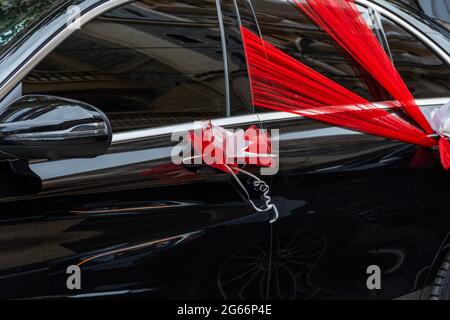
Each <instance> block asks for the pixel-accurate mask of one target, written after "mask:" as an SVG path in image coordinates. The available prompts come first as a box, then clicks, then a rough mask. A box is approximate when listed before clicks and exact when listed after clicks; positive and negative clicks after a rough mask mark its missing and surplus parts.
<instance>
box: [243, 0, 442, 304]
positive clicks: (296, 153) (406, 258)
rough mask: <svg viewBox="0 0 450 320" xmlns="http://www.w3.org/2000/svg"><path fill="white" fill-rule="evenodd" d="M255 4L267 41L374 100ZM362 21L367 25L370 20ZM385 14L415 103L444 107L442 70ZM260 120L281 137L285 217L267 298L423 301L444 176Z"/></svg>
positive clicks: (294, 13) (375, 147) (265, 116)
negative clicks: (376, 280)
mask: <svg viewBox="0 0 450 320" xmlns="http://www.w3.org/2000/svg"><path fill="white" fill-rule="evenodd" d="M251 2H252V4H253V9H254V13H255V15H256V17H257V20H258V26H259V29H260V30H261V34H262V36H263V38H264V39H265V40H266V41H269V42H271V43H272V44H274V45H275V46H277V47H278V48H280V49H282V50H283V51H284V52H286V53H288V54H290V55H291V56H292V57H295V58H296V59H298V60H300V61H302V62H303V63H305V64H306V65H308V66H309V67H311V68H313V69H315V70H316V71H318V72H320V73H322V74H324V75H326V76H327V77H329V78H331V79H333V80H334V81H336V82H338V83H339V84H341V85H343V86H344V87H346V88H348V89H350V90H352V91H354V92H357V93H358V94H359V95H361V96H364V97H366V98H368V99H370V94H369V93H368V92H367V90H366V89H365V87H364V85H363V84H362V82H361V80H360V79H359V77H358V76H357V75H356V74H355V72H354V69H353V67H352V66H351V65H350V64H349V63H348V62H347V60H346V58H345V57H344V56H343V55H342V54H341V52H340V51H339V50H338V49H336V47H335V46H334V45H333V41H332V40H331V39H330V38H328V37H327V35H326V34H325V33H324V32H322V31H321V30H319V29H318V28H317V27H316V26H314V25H313V24H312V23H311V21H310V20H309V19H307V18H306V17H305V16H304V15H303V14H302V12H301V11H299V10H297V9H295V8H294V7H293V6H292V5H291V3H290V2H289V1H271V0H258V1H251ZM357 2H358V3H363V4H365V5H367V4H370V2H368V1H357ZM377 8H378V7H377V6H374V10H376V9H377ZM361 10H362V12H363V13H364V16H365V17H366V18H367V19H372V16H373V12H368V11H367V8H366V7H364V6H362V7H361ZM385 11H386V10H385ZM385 11H383V14H382V15H378V19H379V22H380V24H381V29H377V30H374V31H377V33H378V35H382V36H384V37H385V45H387V46H386V50H388V51H389V53H390V54H391V56H392V59H393V62H394V64H395V65H396V67H397V69H398V70H399V72H400V74H401V75H402V77H403V78H404V79H405V82H406V83H407V85H408V86H409V88H410V90H411V91H412V93H413V95H414V97H415V98H417V102H418V104H419V105H420V106H421V107H423V108H424V109H431V108H434V107H437V106H441V105H443V104H444V103H447V102H448V101H449V100H450V87H449V83H448V78H449V75H450V68H449V66H448V64H447V63H446V62H445V59H444V58H443V57H442V56H440V55H439V54H438V53H436V52H435V51H433V50H432V49H430V48H429V46H428V44H425V43H424V42H422V38H420V37H417V36H415V35H414V34H412V33H411V32H410V31H408V30H409V29H405V27H404V25H403V24H402V25H399V24H398V23H397V21H399V20H401V19H399V18H398V17H396V16H395V15H394V17H392V16H387V15H386V13H385ZM375 22H376V21H375ZM371 23H374V21H372V20H370V21H369V24H371ZM403 23H404V22H403ZM416 25H417V26H418V25H419V24H418V23H417V24H416ZM373 26H374V25H372V27H373ZM376 27H377V28H380V25H376ZM413 29H414V28H413ZM425 38H426V37H425ZM428 41H430V39H429V40H428ZM435 47H437V46H436V45H435ZM447 47H448V45H447ZM440 50H441V49H440ZM447 59H448V56H447ZM256 112H257V113H258V115H259V117H260V119H261V121H262V124H263V127H264V128H266V129H279V130H280V136H279V138H280V142H279V143H280V155H279V158H280V171H279V173H278V174H277V175H276V176H274V177H273V184H272V198H273V199H274V201H275V203H276V204H277V205H278V207H279V212H280V218H279V219H278V221H277V223H275V224H274V239H273V257H272V261H274V264H273V265H272V274H271V287H270V297H271V298H284V299H372V298H384V299H391V298H399V297H403V296H406V295H408V294H413V295H412V296H414V297H419V296H420V294H421V289H422V288H423V285H424V280H425V278H426V276H427V271H428V269H429V266H430V265H431V264H432V262H433V259H434V256H435V254H436V252H437V250H438V248H439V246H440V244H441V242H442V240H443V239H444V237H445V235H446V234H447V233H448V228H449V227H448V226H449V225H450V224H449V222H450V221H449V218H448V214H446V212H448V210H449V208H448V202H447V201H446V200H444V199H445V198H446V196H445V194H446V193H448V190H449V188H450V185H449V182H448V174H447V173H446V172H444V171H443V170H442V169H441V168H440V167H439V165H438V166H436V167H432V168H418V167H414V166H413V165H412V159H413V158H414V156H415V155H417V148H416V147H415V146H411V145H405V144H403V143H400V142H396V141H389V140H386V139H383V138H379V137H375V136H370V135H365V134H360V133H358V132H354V131H350V130H346V129H342V128H338V127H332V126H329V125H326V124H324V123H320V122H317V121H314V120H311V119H308V118H303V117H300V116H297V115H293V114H290V113H282V112H267V111H266V110H262V109H257V110H256ZM371 266H375V267H379V268H380V269H379V270H380V271H381V289H379V290H371V289H370V287H368V286H367V283H368V282H367V281H368V279H369V277H370V276H371V272H372V271H370V270H373V269H370V267H371Z"/></svg>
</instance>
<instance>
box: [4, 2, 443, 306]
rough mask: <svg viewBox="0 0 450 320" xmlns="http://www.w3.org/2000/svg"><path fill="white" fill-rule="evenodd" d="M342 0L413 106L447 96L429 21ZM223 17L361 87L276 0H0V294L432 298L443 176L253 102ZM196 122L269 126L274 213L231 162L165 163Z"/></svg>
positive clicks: (404, 152) (436, 284)
mask: <svg viewBox="0 0 450 320" xmlns="http://www.w3.org/2000/svg"><path fill="white" fill-rule="evenodd" d="M355 1H356V3H357V4H358V6H359V9H360V10H361V12H362V13H363V15H364V17H365V18H366V19H367V21H368V23H369V24H370V25H373V26H375V27H374V30H375V31H376V34H377V36H378V37H379V40H380V42H381V43H382V45H383V46H384V48H385V50H386V52H388V53H389V55H390V56H391V58H392V61H393V63H394V64H395V66H396V68H397V69H398V71H399V72H400V74H401V75H402V77H403V78H404V80H405V82H406V84H407V85H408V87H409V89H410V90H411V92H412V93H413V95H414V98H415V99H416V100H417V103H418V105H420V107H422V108H424V109H432V108H435V107H438V106H441V105H444V104H445V103H447V102H448V101H449V100H450V81H449V79H450V31H449V30H448V29H447V28H446V24H445V23H444V24H443V23H440V22H436V21H433V19H432V18H430V16H427V15H425V14H424V13H423V12H421V11H420V10H415V9H414V8H412V7H410V6H409V5H404V4H403V3H402V2H401V1H387V0H355ZM240 26H245V27H246V28H248V29H249V30H255V32H260V33H261V34H262V36H263V37H264V39H265V40H267V41H269V42H271V43H272V44H274V45H275V46H277V47H278V48H280V49H282V50H283V51H284V52H286V53H288V54H289V55H291V56H292V57H294V58H296V59H298V60H299V61H302V62H303V63H305V64H306V65H308V66H309V67H311V68H313V69H314V70H316V71H318V72H320V73H322V74H324V75H326V76H327V77H329V78H330V79H333V80H334V81H336V82H337V83H339V84H340V85H342V86H344V87H346V88H348V89H350V90H353V91H354V92H357V93H358V94H359V95H361V96H362V97H365V98H367V99H369V100H370V99H371V95H370V92H368V90H367V88H366V87H365V86H364V84H363V82H362V81H361V79H360V77H359V76H358V74H357V73H356V72H355V69H354V67H353V66H352V65H351V64H350V63H349V61H348V59H347V57H345V56H344V55H343V53H342V52H341V51H340V50H338V49H337V48H336V46H335V45H334V44H333V42H332V41H331V40H330V39H329V37H327V35H326V34H325V33H324V32H323V31H321V30H320V29H319V28H317V27H316V26H315V25H314V24H313V23H312V22H311V21H310V20H309V19H307V18H306V16H304V15H302V13H301V12H300V11H298V10H294V9H293V5H292V3H291V2H290V1H282V0H233V1H232V0H138V1H128V0H109V1H106V0H72V1H54V0H39V1H25V0H9V1H3V2H2V3H1V4H0V99H1V102H0V122H1V123H0V159H1V160H0V297H1V298H8V299H15V298H18V299H22V298H25V299H28V298H95V297H113V296H114V297H118V296H126V297H146V298H157V299H419V298H422V299H429V298H432V299H446V298H447V299H450V284H449V283H450V267H449V264H450V237H449V234H450V233H449V231H450V202H449V196H448V194H449V191H450V175H449V174H448V173H447V172H446V171H444V170H443V169H442V168H441V167H440V166H439V165H435V166H432V167H429V168H414V167H411V165H410V163H411V159H412V158H413V157H414V155H415V154H416V152H417V147H416V146H413V145H408V144H405V143H401V142H398V141H392V140H387V139H384V138H380V137H376V136H372V135H366V134H361V133H359V132H355V131H350V130H346V129H342V128H338V127H332V126H329V125H326V124H324V123H322V122H318V121H314V120H311V119H308V118H303V117H301V116H298V115H294V114H290V113H283V112H269V111H268V110H265V109H259V108H254V107H253V105H252V103H251V96H250V84H249V75H248V72H247V64H246V59H245V53H244V48H243V43H242V37H241V34H240V28H239V27H240ZM55 117H56V118H57V120H58V121H55ZM202 119H212V120H213V121H214V123H215V124H217V125H219V126H223V127H226V128H230V129H232V128H247V127H249V126H251V125H255V126H257V127H259V128H264V129H279V130H280V134H279V149H280V154H279V158H280V168H279V172H278V173H277V174H276V175H274V176H270V177H265V178H264V179H265V181H266V182H267V183H269V184H270V190H271V194H270V196H271V198H272V199H273V202H274V203H275V204H276V205H277V207H278V211H279V217H278V219H277V221H275V222H274V223H270V220H272V219H273V216H272V213H270V212H266V213H261V212H257V211H255V210H254V209H253V208H252V207H251V206H250V205H249V203H248V201H247V200H246V199H245V197H243V195H242V193H241V192H240V189H239V187H238V186H237V185H236V182H235V180H234V179H233V177H232V176H230V175H228V174H226V173H223V172H221V171H218V170H215V169H212V168H209V167H207V166H203V165H197V166H187V165H177V164H174V163H173V162H172V160H171V152H172V148H173V146H174V145H176V144H177V143H178V141H172V139H171V136H172V134H173V133H183V132H186V131H189V130H191V129H192V126H193V122H194V121H197V120H202ZM61 122H62V123H61ZM61 125H64V126H63V127H64V128H66V129H64V130H62V129H61V128H62V126H61ZM67 128H68V129H67ZM73 137H77V139H76V141H77V142H76V143H74V142H73V141H74V140H73ZM43 159H48V160H43ZM244 183H245V182H244ZM251 196H252V197H254V198H255V201H257V200H259V195H258V194H256V193H255V194H251ZM73 266H75V267H78V268H79V270H80V271H81V273H80V275H81V281H80V283H79V285H78V286H77V285H75V286H72V287H71V286H70V285H69V282H70V281H69V280H70V279H69V278H70V277H71V276H72V275H73V274H72V270H73V269H71V267H73ZM374 266H375V267H376V268H378V269H379V271H380V272H381V276H380V279H379V280H380V285H379V286H378V287H376V288H373V287H370V286H369V285H368V281H369V278H370V277H371V276H372V270H374V269H373V267H374ZM75 269H76V268H75Z"/></svg>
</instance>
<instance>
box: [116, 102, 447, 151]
mask: <svg viewBox="0 0 450 320" xmlns="http://www.w3.org/2000/svg"><path fill="white" fill-rule="evenodd" d="M449 101H450V97H447V98H430V99H417V100H416V103H417V104H418V105H419V106H421V107H432V106H439V105H443V104H445V103H447V102H449ZM378 105H379V106H382V105H380V104H378ZM383 107H385V106H383ZM385 108H387V107H385ZM303 118H305V117H304V116H301V115H298V114H294V113H289V112H279V111H276V112H268V113H255V114H249V115H243V116H236V117H231V118H220V119H214V120H211V121H212V123H213V124H214V125H217V126H221V127H226V126H231V125H236V126H237V125H241V124H242V125H244V124H254V123H255V122H258V120H259V121H260V122H263V123H264V122H269V121H281V120H289V119H303ZM193 129H194V122H189V123H182V124H176V125H173V126H166V127H158V128H149V129H143V130H135V131H127V132H121V133H116V134H114V136H113V141H112V143H113V144H121V143H124V142H130V141H135V140H141V139H146V138H150V137H157V136H161V135H167V134H172V133H180V132H188V131H189V130H193ZM349 131H350V130H349Z"/></svg>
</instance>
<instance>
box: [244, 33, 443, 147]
mask: <svg viewBox="0 0 450 320" xmlns="http://www.w3.org/2000/svg"><path fill="white" fill-rule="evenodd" d="M241 32H242V36H243V41H244V48H245V53H246V57H247V65H248V72H249V77H250V83H251V92H252V100H253V104H254V105H255V106H258V107H262V108H268V109H273V110H278V111H287V112H292V113H296V114H299V115H302V116H306V117H310V118H314V119H316V120H319V121H323V122H327V123H329V124H332V125H336V126H340V127H345V128H349V129H352V130H356V131H361V132H365V133H369V134H374V135H378V136H382V137H386V138H389V139H394V140H400V141H404V142H408V143H413V144H417V145H420V146H425V147H431V146H434V145H436V141H435V140H434V139H432V138H429V137H428V136H427V135H426V134H425V133H424V132H423V131H422V130H420V129H419V128H417V127H416V126H415V125H414V124H412V123H411V122H410V121H408V119H406V118H404V117H402V116H399V115H398V114H395V113H391V112H388V111H386V110H385V109H384V107H386V105H385V106H383V105H380V104H374V103H370V102H369V101H367V100H366V99H364V98H362V97H360V96H359V95H357V94H355V93H353V92H351V91H349V90H347V89H346V88H344V87H343V86H341V85H339V84H337V83H336V82H334V81H332V80H330V79H328V78H327V77H325V76H323V75H321V74H319V73H318V72H316V71H314V70H313V69H311V68H309V67H308V66H306V65H304V64H303V63H301V62H300V61H298V60H296V59H294V58H292V57H291V56H289V55H288V54H286V53H284V52H283V51H281V50H280V49H278V48H276V47H275V46H273V45H272V44H270V43H268V42H267V41H265V40H263V39H261V38H260V37H258V36H256V35H255V34H253V33H252V32H251V31H250V30H248V29H246V28H245V27H242V28H241ZM388 106H390V107H397V108H398V109H400V110H401V107H402V105H401V104H399V103H397V102H392V103H390V105H388Z"/></svg>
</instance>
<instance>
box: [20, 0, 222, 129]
mask: <svg viewBox="0 0 450 320" xmlns="http://www.w3.org/2000/svg"><path fill="white" fill-rule="evenodd" d="M224 87H225V79H224V67H223V55H222V46H221V37H220V29H219V23H218V19H217V11H216V7H215V1H214V0H200V1H199V0H183V1H182V0H180V1H175V0H174V1H164V0H142V1H136V2H133V3H130V4H127V5H124V6H122V7H119V8H117V9H114V10H112V11H110V12H108V13H106V14H103V15H102V16H100V17H98V18H96V19H94V20H93V21H91V22H89V23H88V24H86V25H84V26H83V27H82V28H81V30H78V31H76V32H75V33H74V34H72V35H71V36H70V37H69V38H68V39H67V40H66V41H64V42H63V43H62V44H61V45H60V46H59V47H58V48H57V49H55V50H54V51H53V52H52V53H50V54H49V55H48V56H47V57H46V58H45V59H44V60H43V61H42V62H41V63H40V64H39V65H38V66H37V67H35V68H34V69H33V70H32V72H30V73H29V74H28V76H27V77H25V79H24V80H23V92H24V94H49V95H56V96H62V97H68V98H72V99H76V100H80V101H84V102H87V103H90V104H92V105H93V106H96V107H98V108H100V109H101V110H103V111H104V112H105V113H106V114H107V115H108V117H109V118H110V120H111V123H112V126H113V131H114V132H121V131H129V130H135V129H141V128H149V127H158V126H165V125H169V124H174V123H182V122H189V121H193V120H198V119H210V118H217V117H222V116H224V115H225V89H224Z"/></svg>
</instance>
